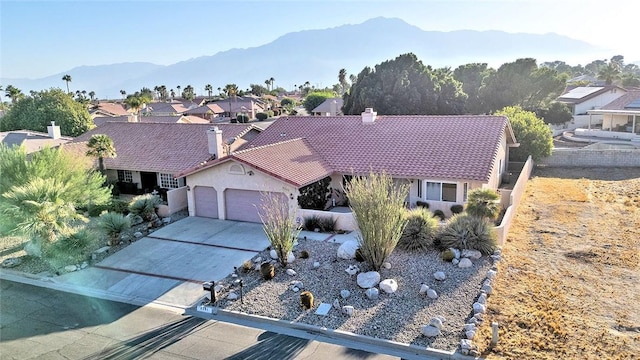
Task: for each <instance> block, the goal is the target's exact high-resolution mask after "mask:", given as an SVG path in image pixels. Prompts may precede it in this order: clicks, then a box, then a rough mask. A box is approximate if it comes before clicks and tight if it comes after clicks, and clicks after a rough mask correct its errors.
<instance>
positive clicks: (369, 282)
mask: <svg viewBox="0 0 640 360" xmlns="http://www.w3.org/2000/svg"><path fill="white" fill-rule="evenodd" d="M357 282H358V286H360V287H361V288H363V289H369V288H372V287H374V286H376V285H378V283H379V282H380V273H379V272H377V271H368V272H363V273H359V274H358V278H357Z"/></svg>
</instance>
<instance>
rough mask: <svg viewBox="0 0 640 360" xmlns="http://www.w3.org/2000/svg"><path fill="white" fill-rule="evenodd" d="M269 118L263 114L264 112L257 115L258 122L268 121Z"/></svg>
mask: <svg viewBox="0 0 640 360" xmlns="http://www.w3.org/2000/svg"><path fill="white" fill-rule="evenodd" d="M268 117H269V115H267V114H266V113H263V112H259V113H257V114H256V119H258V121H264V120H267V118H268Z"/></svg>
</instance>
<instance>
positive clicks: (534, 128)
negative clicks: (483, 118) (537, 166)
mask: <svg viewBox="0 0 640 360" xmlns="http://www.w3.org/2000/svg"><path fill="white" fill-rule="evenodd" d="M496 115H504V116H506V117H508V118H509V121H510V122H511V127H512V128H513V133H514V135H515V137H516V140H517V141H518V142H519V143H520V146H519V147H517V148H513V149H511V151H510V155H511V156H510V157H511V160H513V161H526V159H527V157H528V156H529V155H531V158H533V160H534V161H538V160H540V159H543V158H545V157H547V156H549V155H551V151H552V150H553V138H552V136H551V134H552V133H551V129H549V127H548V126H547V124H545V123H544V121H542V119H540V118H538V117H536V114H535V113H533V112H531V111H526V110H523V109H522V108H521V107H519V106H508V107H505V108H504V109H502V110H500V111H498V112H496Z"/></svg>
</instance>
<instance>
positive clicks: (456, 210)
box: [449, 204, 464, 215]
mask: <svg viewBox="0 0 640 360" xmlns="http://www.w3.org/2000/svg"><path fill="white" fill-rule="evenodd" d="M449 209H450V210H451V213H452V214H454V215H455V214H460V213H462V211H464V206H462V205H460V204H455V205H451V207H450V208H449Z"/></svg>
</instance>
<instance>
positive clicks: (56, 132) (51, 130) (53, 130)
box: [47, 121, 60, 139]
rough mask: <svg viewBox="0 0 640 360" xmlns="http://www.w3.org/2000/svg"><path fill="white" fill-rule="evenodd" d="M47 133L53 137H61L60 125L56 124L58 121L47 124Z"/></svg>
mask: <svg viewBox="0 0 640 360" xmlns="http://www.w3.org/2000/svg"><path fill="white" fill-rule="evenodd" d="M47 133H48V134H49V137H50V138H52V139H59V138H60V126H56V122H55V121H52V122H51V125H50V126H47Z"/></svg>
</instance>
